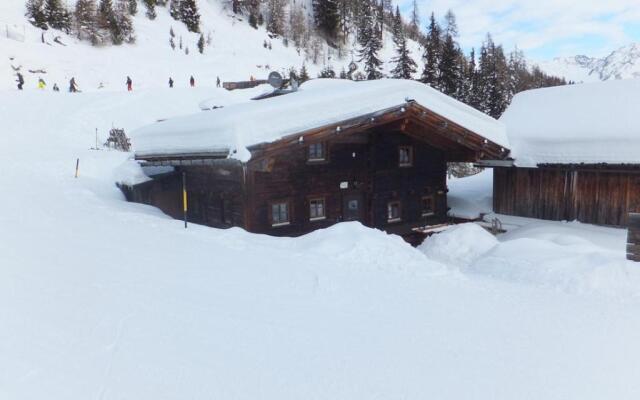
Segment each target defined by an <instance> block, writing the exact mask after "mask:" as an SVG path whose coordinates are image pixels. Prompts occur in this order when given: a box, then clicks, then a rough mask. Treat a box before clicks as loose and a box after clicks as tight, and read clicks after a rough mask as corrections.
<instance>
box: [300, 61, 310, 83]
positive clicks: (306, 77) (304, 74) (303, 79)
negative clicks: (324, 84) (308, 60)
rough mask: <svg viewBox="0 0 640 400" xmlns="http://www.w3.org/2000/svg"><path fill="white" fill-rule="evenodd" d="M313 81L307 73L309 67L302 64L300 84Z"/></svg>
mask: <svg viewBox="0 0 640 400" xmlns="http://www.w3.org/2000/svg"><path fill="white" fill-rule="evenodd" d="M309 79H311V77H310V76H309V72H308V71H307V66H306V65H304V64H302V68H300V83H304V82H306V81H308V80H309Z"/></svg>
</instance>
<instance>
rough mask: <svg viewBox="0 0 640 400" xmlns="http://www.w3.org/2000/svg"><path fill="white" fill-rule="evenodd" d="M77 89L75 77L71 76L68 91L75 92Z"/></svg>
mask: <svg viewBox="0 0 640 400" xmlns="http://www.w3.org/2000/svg"><path fill="white" fill-rule="evenodd" d="M77 91H78V85H77V84H76V78H71V80H70V81H69V93H76V92H77Z"/></svg>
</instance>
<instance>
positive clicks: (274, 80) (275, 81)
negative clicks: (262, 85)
mask: <svg viewBox="0 0 640 400" xmlns="http://www.w3.org/2000/svg"><path fill="white" fill-rule="evenodd" d="M268 82H269V85H271V86H273V88H274V89H280V88H281V87H282V83H283V82H284V80H283V79H282V75H280V74H279V73H277V72H276V71H273V72H272V73H270V74H269V79H268Z"/></svg>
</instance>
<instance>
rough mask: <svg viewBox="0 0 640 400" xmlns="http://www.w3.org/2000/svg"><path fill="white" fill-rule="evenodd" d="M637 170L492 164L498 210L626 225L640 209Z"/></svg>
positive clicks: (496, 208)
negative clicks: (629, 214)
mask: <svg viewBox="0 0 640 400" xmlns="http://www.w3.org/2000/svg"><path fill="white" fill-rule="evenodd" d="M639 197H640V173H639V172H638V171H618V170H606V169H600V170H580V169H561V168H495V169H494V185H493V206H494V210H495V211H496V212H497V213H500V214H507V215H517V216H523V217H531V218H540V219H548V220H569V221H571V220H578V221H581V222H586V223H593V224H599V225H613V226H626V225H627V214H628V213H629V212H637V211H638V210H639V207H640V199H639Z"/></svg>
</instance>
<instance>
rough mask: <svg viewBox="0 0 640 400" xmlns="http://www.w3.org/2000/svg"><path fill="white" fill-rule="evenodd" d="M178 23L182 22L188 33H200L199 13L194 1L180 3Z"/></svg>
mask: <svg viewBox="0 0 640 400" xmlns="http://www.w3.org/2000/svg"><path fill="white" fill-rule="evenodd" d="M180 21H182V22H184V24H185V25H186V26H187V29H189V31H190V32H200V13H199V12H198V6H197V5H196V0H181V1H180Z"/></svg>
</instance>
